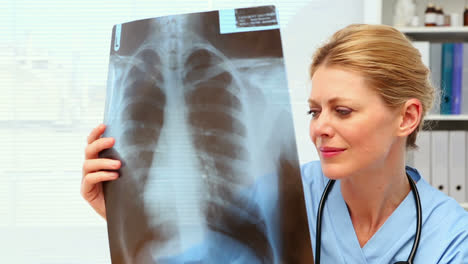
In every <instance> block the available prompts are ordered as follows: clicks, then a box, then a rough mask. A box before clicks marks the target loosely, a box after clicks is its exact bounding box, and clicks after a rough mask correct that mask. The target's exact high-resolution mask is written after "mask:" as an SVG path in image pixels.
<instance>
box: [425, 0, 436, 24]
mask: <svg viewBox="0 0 468 264" xmlns="http://www.w3.org/2000/svg"><path fill="white" fill-rule="evenodd" d="M424 26H426V27H434V26H437V13H436V10H435V6H434V4H433V3H429V4H428V5H427V7H426V11H425V12H424Z"/></svg>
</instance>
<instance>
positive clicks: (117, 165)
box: [112, 160, 120, 169]
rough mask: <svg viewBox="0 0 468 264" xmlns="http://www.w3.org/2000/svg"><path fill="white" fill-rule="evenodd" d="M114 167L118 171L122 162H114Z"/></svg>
mask: <svg viewBox="0 0 468 264" xmlns="http://www.w3.org/2000/svg"><path fill="white" fill-rule="evenodd" d="M112 167H113V168H116V169H117V168H118V167H120V161H118V160H115V161H112Z"/></svg>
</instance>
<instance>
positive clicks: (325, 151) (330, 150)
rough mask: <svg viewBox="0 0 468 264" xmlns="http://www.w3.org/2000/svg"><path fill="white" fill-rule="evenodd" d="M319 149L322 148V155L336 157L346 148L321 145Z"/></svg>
mask: <svg viewBox="0 0 468 264" xmlns="http://www.w3.org/2000/svg"><path fill="white" fill-rule="evenodd" d="M319 150H320V153H321V154H322V157H324V158H330V157H334V156H336V155H339V154H341V153H342V152H343V151H345V150H346V149H344V148H334V147H320V148H319Z"/></svg>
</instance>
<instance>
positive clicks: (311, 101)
mask: <svg viewBox="0 0 468 264" xmlns="http://www.w3.org/2000/svg"><path fill="white" fill-rule="evenodd" d="M350 101H351V99H349V98H345V97H339V96H336V97H332V98H331V99H329V100H328V101H327V103H337V102H350ZM307 102H308V103H309V105H318V104H319V103H317V101H315V100H314V99H312V98H309V99H307Z"/></svg>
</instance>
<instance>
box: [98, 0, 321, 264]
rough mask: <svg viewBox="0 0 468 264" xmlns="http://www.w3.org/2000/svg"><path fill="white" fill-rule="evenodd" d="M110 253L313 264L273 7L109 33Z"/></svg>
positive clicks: (124, 259)
mask: <svg viewBox="0 0 468 264" xmlns="http://www.w3.org/2000/svg"><path fill="white" fill-rule="evenodd" d="M104 123H105V124H106V125H107V130H106V133H105V136H111V137H114V138H115V140H116V141H115V142H116V143H115V146H114V147H113V148H112V149H109V150H106V151H104V152H102V153H101V157H111V158H115V159H119V160H121V161H122V164H123V166H122V168H121V169H120V171H119V172H120V178H119V179H118V180H115V181H112V182H108V183H106V184H105V185H104V192H105V200H106V208H107V221H108V234H109V243H110V252H111V259H112V263H114V264H120V263H125V264H129V263H136V264H151V263H161V264H178V263H190V264H196V263H201V264H220V263H222V264H225V263H227V264H228V263H236V264H237V263H240V264H242V263H246V264H257V263H258V264H276V263H278V264H280V263H288V264H289V263H291V264H296V263H313V259H312V247H311V243H310V235H309V228H308V222H307V215H306V208H305V203H304V195H303V186H302V181H301V176H300V169H299V165H298V158H297V151H296V143H295V136H294V128H293V121H292V113H291V105H290V99H289V92H288V87H287V80H286V73H285V68H284V63H283V53H282V47H281V38H280V31H279V28H278V17H277V12H276V10H275V7H274V6H262V7H255V8H242V9H235V10H220V11H211V12H203V13H192V14H183V15H172V16H165V17H158V18H152V19H145V20H138V21H133V22H128V23H124V24H120V25H116V26H114V28H113V31H112V42H111V51H110V62H109V73H108V83H107V97H106V108H105V116H104Z"/></svg>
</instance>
